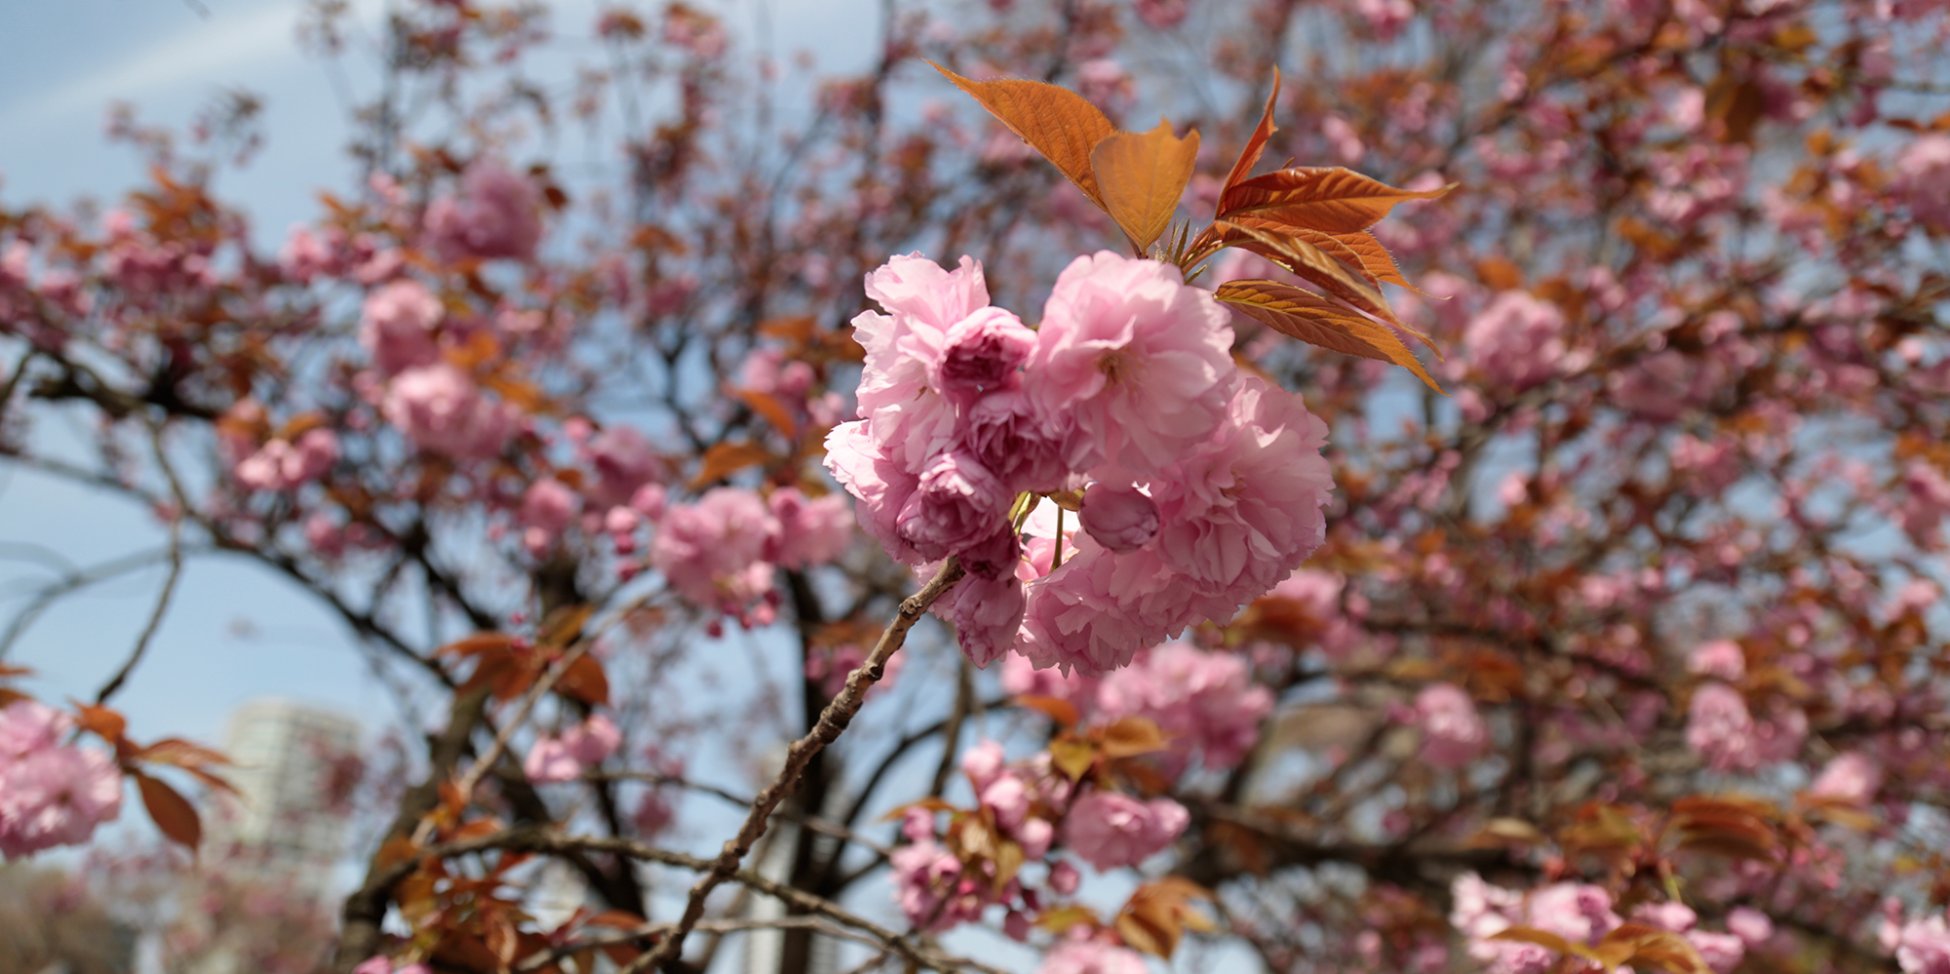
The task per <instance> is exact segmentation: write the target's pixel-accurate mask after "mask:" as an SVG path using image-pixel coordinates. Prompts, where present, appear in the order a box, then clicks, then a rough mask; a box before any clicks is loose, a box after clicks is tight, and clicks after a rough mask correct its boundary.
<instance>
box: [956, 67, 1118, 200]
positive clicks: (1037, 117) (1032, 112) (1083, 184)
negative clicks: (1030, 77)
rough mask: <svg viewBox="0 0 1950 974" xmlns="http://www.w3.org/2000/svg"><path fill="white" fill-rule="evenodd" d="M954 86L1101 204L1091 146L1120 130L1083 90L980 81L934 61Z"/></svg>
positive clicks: (1013, 81) (1014, 81)
mask: <svg viewBox="0 0 1950 974" xmlns="http://www.w3.org/2000/svg"><path fill="white" fill-rule="evenodd" d="M928 63H929V64H931V65H933V66H934V69H935V70H936V71H939V72H941V73H942V74H943V75H945V76H946V77H947V78H948V80H949V81H952V82H954V84H955V87H957V88H960V89H961V90H963V91H965V92H967V93H968V94H969V95H970V96H972V97H973V98H974V99H975V100H976V101H978V102H981V103H982V107H983V108H986V109H988V112H989V114H990V115H993V116H995V118H996V120H997V121H1000V122H1001V123H1002V124H1003V125H1005V126H1007V127H1008V129H1009V131H1011V132H1014V133H1016V136H1017V137H1018V138H1020V139H1022V140H1023V141H1024V142H1027V143H1029V145H1030V147H1031V148H1033V149H1035V150H1036V151H1037V152H1040V153H1042V155H1043V158H1045V159H1048V160H1049V161H1050V162H1051V163H1052V164H1054V165H1055V166H1056V168H1057V169H1059V170H1062V172H1063V175H1065V176H1068V177H1069V179H1070V182H1072V183H1075V184H1076V186H1077V188H1078V189H1080V190H1083V195H1085V196H1088V197H1090V199H1091V201H1092V202H1096V203H1099V205H1101V201H1102V199H1103V198H1102V197H1101V196H1100V195H1098V188H1097V178H1096V176H1095V175H1094V174H1093V173H1092V172H1091V168H1090V150H1092V149H1095V148H1096V147H1097V143H1099V142H1102V141H1103V140H1104V139H1106V138H1108V137H1109V136H1111V135H1113V134H1115V133H1116V132H1117V126H1115V125H1112V124H1111V121H1110V119H1109V118H1106V117H1105V116H1104V113H1103V112H1101V111H1099V110H1098V109H1097V106H1095V105H1092V104H1090V102H1088V101H1086V100H1084V98H1083V96H1082V95H1079V94H1077V93H1075V92H1073V91H1070V90H1068V89H1065V88H1059V87H1057V86H1056V85H1052V84H1044V83H1043V82H1041V81H1023V80H1020V79H1015V78H1000V79H997V80H995V81H976V80H974V79H971V78H964V77H962V76H961V75H958V74H956V73H954V72H953V71H950V70H948V69H947V68H944V67H942V66H941V65H939V64H934V62H932V61H930V62H928Z"/></svg>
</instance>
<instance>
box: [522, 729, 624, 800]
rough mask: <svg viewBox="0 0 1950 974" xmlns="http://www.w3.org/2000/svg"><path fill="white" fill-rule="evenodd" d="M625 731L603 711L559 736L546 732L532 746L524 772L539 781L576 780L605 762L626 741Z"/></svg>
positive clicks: (524, 762)
mask: <svg viewBox="0 0 1950 974" xmlns="http://www.w3.org/2000/svg"><path fill="white" fill-rule="evenodd" d="M622 742H623V735H622V732H620V731H618V730H617V729H616V725H615V724H614V723H611V722H610V719H609V718H608V717H605V716H603V715H602V714H594V715H592V716H590V718H589V719H588V720H586V721H584V722H582V723H580V724H577V725H576V726H574V727H571V728H569V729H568V730H566V731H563V732H562V733H561V734H559V735H552V734H551V735H543V736H542V737H540V738H538V739H537V740H536V741H535V744H534V746H533V747H531V748H529V749H528V757H527V759H526V760H524V761H522V764H521V769H522V772H523V773H524V774H526V775H528V778H529V780H531V781H535V782H537V783H549V782H560V781H574V780H575V779H577V778H579V777H582V775H583V773H584V772H586V771H588V770H589V769H591V768H593V767H595V766H596V765H599V764H601V763H603V761H604V760H606V759H607V758H608V757H609V756H610V755H612V754H615V753H616V748H617V747H618V746H619V745H620V744H622Z"/></svg>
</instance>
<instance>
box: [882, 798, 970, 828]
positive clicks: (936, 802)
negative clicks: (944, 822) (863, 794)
mask: <svg viewBox="0 0 1950 974" xmlns="http://www.w3.org/2000/svg"><path fill="white" fill-rule="evenodd" d="M915 808H925V809H927V810H928V811H930V812H952V811H955V810H956V809H955V806H953V805H951V804H949V803H948V802H947V800H945V799H941V798H919V799H916V800H914V801H911V802H905V803H903V804H900V805H896V806H894V807H893V809H892V810H890V811H888V813H887V814H885V815H882V816H880V820H881V821H883V822H893V821H897V820H899V819H900V818H901V817H903V816H905V815H906V814H907V813H908V811H909V810H910V809H915Z"/></svg>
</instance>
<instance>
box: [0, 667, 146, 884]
mask: <svg viewBox="0 0 1950 974" xmlns="http://www.w3.org/2000/svg"><path fill="white" fill-rule="evenodd" d="M73 730H74V721H73V720H71V719H69V717H68V716H67V715H66V714H63V713H61V712H60V711H58V710H55V709H54V708H52V707H49V706H47V705H45V704H42V703H39V702H36V701H33V700H15V701H14V702H13V703H10V704H8V705H7V706H6V708H5V709H0V856H4V857H6V858H9V859H13V858H18V857H21V856H26V855H31V854H33V853H36V852H40V851H42V850H44V849H51V848H53V847H55V846H63V845H80V844H81V843H84V842H86V841H88V838H89V837H90V836H92V835H94V833H95V827H96V826H98V825H101V824H102V823H104V822H111V821H114V819H115V817H116V815H118V814H120V812H121V810H122V773H121V771H120V770H119V769H118V768H117V767H116V765H115V759H114V757H113V756H112V755H110V754H109V753H108V752H106V751H103V750H100V749H95V748H86V747H81V746H79V745H77V744H73V743H70V741H69V738H70V735H71V733H72V732H73Z"/></svg>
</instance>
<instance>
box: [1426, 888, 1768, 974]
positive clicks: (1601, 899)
mask: <svg viewBox="0 0 1950 974" xmlns="http://www.w3.org/2000/svg"><path fill="white" fill-rule="evenodd" d="M1450 892H1451V894H1452V897H1453V902H1454V906H1453V907H1452V909H1451V910H1450V914H1449V922H1450V923H1451V924H1452V925H1454V926H1455V928H1456V929H1457V930H1458V931H1460V932H1461V933H1462V934H1463V936H1464V937H1466V938H1468V941H1469V956H1470V957H1472V958H1474V959H1475V960H1476V961H1477V962H1478V963H1479V964H1481V965H1483V969H1484V970H1485V971H1487V972H1488V974H1544V972H1546V971H1553V970H1559V969H1560V966H1559V965H1560V961H1561V958H1560V957H1559V956H1558V955H1557V954H1556V953H1555V952H1554V951H1552V950H1551V949H1550V948H1547V947H1543V946H1540V945H1539V944H1536V943H1529V942H1524V941H1521V940H1500V939H1495V938H1496V935H1497V934H1500V933H1502V932H1504V931H1506V930H1509V929H1511V928H1512V927H1525V928H1528V929H1531V930H1540V931H1542V932H1544V933H1547V934H1550V935H1552V936H1555V937H1561V938H1563V939H1564V940H1566V941H1568V942H1569V943H1571V944H1573V945H1577V946H1586V947H1589V946H1595V945H1596V944H1597V943H1598V941H1599V940H1600V939H1601V938H1603V937H1604V935H1605V934H1607V933H1610V932H1612V931H1613V930H1616V929H1617V928H1618V927H1620V926H1621V925H1623V924H1624V923H1625V922H1626V919H1625V918H1624V917H1621V916H1619V915H1618V913H1616V912H1615V906H1616V904H1614V903H1613V902H1612V898H1611V894H1609V893H1607V892H1606V891H1605V890H1604V888H1603V887H1600V886H1593V885H1590V884H1586V883H1575V882H1563V883H1552V884H1550V885H1547V886H1542V887H1539V888H1537V889H1534V890H1530V891H1527V892H1526V891H1524V890H1514V889H1505V888H1503V887H1500V886H1494V885H1491V884H1490V883H1487V882H1484V881H1483V879H1482V878H1481V877H1480V876H1477V875H1476V874H1475V873H1464V874H1463V875H1461V876H1459V877H1457V878H1456V880H1455V882H1454V883H1453V884H1452V888H1451V891H1450ZM1631 920H1632V921H1633V922H1635V923H1638V924H1642V925H1644V926H1647V927H1651V928H1653V929H1656V930H1664V931H1668V932H1670V933H1675V934H1679V935H1680V936H1682V937H1684V938H1685V939H1686V942H1687V943H1689V944H1691V945H1692V947H1693V949H1694V950H1695V951H1698V953H1699V956H1700V958H1701V959H1702V960H1704V961H1706V964H1707V966H1708V967H1711V968H1712V969H1713V971H1714V972H1715V974H1729V972H1731V971H1732V970H1733V969H1734V968H1736V967H1738V966H1740V961H1741V959H1742V958H1743V957H1745V956H1746V953H1747V950H1748V948H1750V947H1754V946H1757V945H1759V944H1761V943H1764V942H1766V941H1767V940H1768V939H1769V938H1770V937H1772V936H1773V933H1774V927H1773V923H1772V921H1770V920H1768V919H1767V916H1766V914H1763V913H1760V912H1758V911H1756V910H1752V909H1747V908H1736V909H1735V910H1733V911H1732V912H1731V913H1730V914H1729V915H1728V916H1727V920H1726V928H1727V929H1726V930H1725V931H1724V932H1716V931H1711V930H1706V929H1702V928H1701V927H1700V926H1699V916H1698V914H1696V913H1694V912H1693V910H1691V909H1690V908H1688V907H1686V906H1685V905H1683V904H1680V903H1671V902H1665V903H1653V904H1645V905H1641V906H1640V907H1638V908H1637V909H1636V910H1635V911H1633V913H1632V915H1631Z"/></svg>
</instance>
